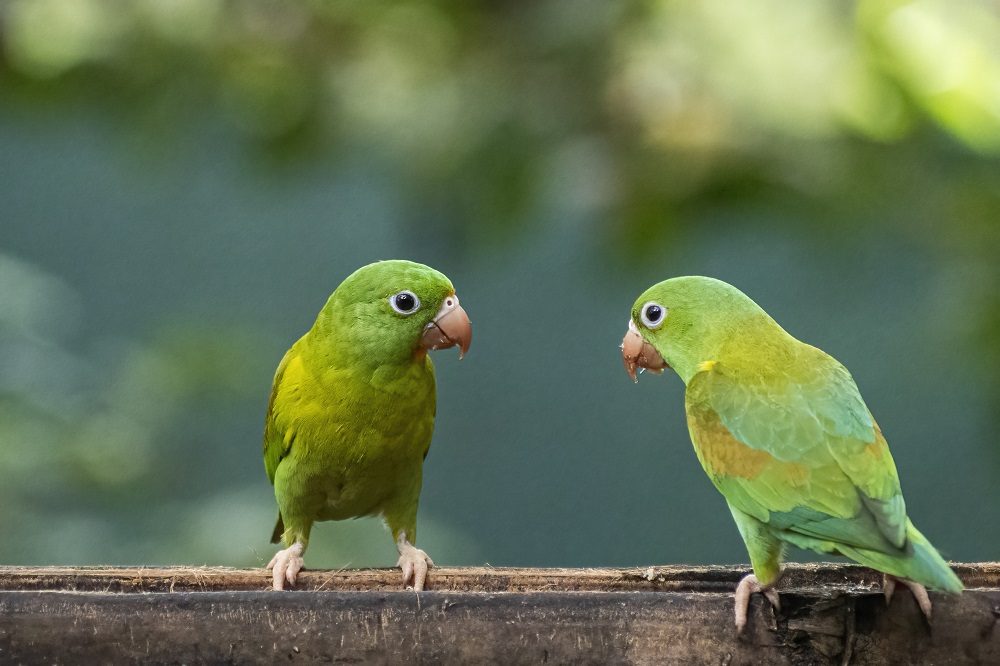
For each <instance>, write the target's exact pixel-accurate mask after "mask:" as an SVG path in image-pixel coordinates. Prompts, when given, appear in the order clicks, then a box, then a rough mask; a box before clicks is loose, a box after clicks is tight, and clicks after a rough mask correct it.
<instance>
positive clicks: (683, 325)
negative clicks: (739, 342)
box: [621, 276, 773, 383]
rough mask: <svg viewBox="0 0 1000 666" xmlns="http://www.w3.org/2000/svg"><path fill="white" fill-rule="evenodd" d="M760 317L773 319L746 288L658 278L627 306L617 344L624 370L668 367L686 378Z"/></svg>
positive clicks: (692, 278) (693, 278)
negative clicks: (622, 335)
mask: <svg viewBox="0 0 1000 666" xmlns="http://www.w3.org/2000/svg"><path fill="white" fill-rule="evenodd" d="M762 318H763V319H762ZM762 320H767V321H768V322H771V323H773V320H771V318H770V317H768V315H767V313H765V312H764V311H763V310H762V309H761V308H760V307H759V306H758V305H757V304H756V303H754V302H753V301H752V300H751V299H750V298H749V297H748V296H747V295H746V294H744V293H743V292H741V291H740V290H739V289H737V288H736V287H734V286H732V285H730V284H727V283H725V282H723V281H721V280H716V279H714V278H708V277H701V276H685V277H676V278H671V279H669V280H664V281H663V282H660V283H658V284H655V285H653V286H652V287H650V288H649V289H647V290H646V291H644V292H643V293H642V295H641V296H639V298H637V299H636V301H635V304H634V305H633V306H632V314H631V317H630V318H629V321H628V332H626V333H625V338H624V339H623V340H622V344H621V350H622V360H623V361H624V363H625V370H626V371H627V372H628V374H629V376H630V377H631V378H632V380H633V381H638V376H637V373H636V371H637V370H638V371H640V372H641V371H642V370H650V371H652V372H657V373H659V372H663V370H664V369H665V368H672V369H673V370H675V371H676V372H677V374H678V375H680V376H681V378H682V379H683V380H684V381H685V383H686V382H687V381H688V379H689V378H690V377H691V376H692V375H694V373H695V371H696V370H697V368H698V365H699V364H700V363H703V362H705V361H711V360H715V359H714V356H715V355H716V354H718V352H719V350H720V349H721V347H722V346H723V345H724V344H725V343H726V342H727V341H728V340H730V339H731V338H732V337H733V336H736V335H740V334H741V333H742V332H744V331H747V330H749V328H750V327H751V325H752V324H753V323H754V322H757V321H762Z"/></svg>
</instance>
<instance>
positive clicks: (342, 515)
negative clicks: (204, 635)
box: [264, 260, 472, 590]
mask: <svg viewBox="0 0 1000 666" xmlns="http://www.w3.org/2000/svg"><path fill="white" fill-rule="evenodd" d="M471 341H472V326H471V324H470V323H469V317H468V315H466V313H465V310H464V309H463V308H462V306H461V305H459V302H458V297H457V296H456V295H455V288H454V287H453V286H452V284H451V282H450V281H449V280H448V278H447V277H445V276H444V275H442V274H441V273H439V272H438V271H436V270H434V269H432V268H430V267H428V266H424V265H422V264H417V263H414V262H411V261H399V260H397V261H379V262H376V263H373V264H369V265H368V266H364V267H362V268H359V269H358V270H357V271H355V272H354V273H353V274H352V275H350V276H349V277H348V278H347V279H346V280H344V281H343V282H342V283H341V284H340V286H339V287H337V289H336V291H334V292H333V294H332V295H331V296H330V298H329V300H328V301H327V302H326V305H325V306H323V309H322V310H321V311H320V313H319V316H318V317H317V318H316V323H315V324H313V327H312V328H311V329H310V330H309V332H308V333H306V334H305V335H304V336H302V337H301V338H300V339H299V340H298V342H296V343H295V344H294V345H292V348H291V349H289V350H288V352H287V353H286V354H285V357H284V358H283V359H281V363H280V364H279V365H278V370H277V372H275V375H274V385H273V388H272V389H271V399H270V401H269V404H268V407H267V418H266V420H265V423H264V467H265V468H266V470H267V477H268V479H270V480H271V483H272V484H274V497H275V499H276V500H277V502H278V522H277V525H275V528H274V534H273V535H272V537H271V542H272V543H277V542H278V541H279V540H282V541H283V542H284V546H285V548H284V549H283V550H280V551H279V552H278V553H277V554H276V555H275V556H274V558H273V559H272V560H271V562H270V563H269V564H268V565H267V568H268V569H271V571H272V580H273V585H274V589H275V590H281V589H284V586H285V582H286V581H287V582H288V583H290V584H293V585H294V584H295V578H296V575H297V574H298V572H299V571H300V570H301V569H302V564H303V561H302V556H303V553H305V550H306V546H307V545H308V544H309V531H310V530H311V529H312V525H313V523H314V522H315V521H320V520H344V519H347V518H357V517H361V516H369V515H381V516H382V517H383V518H384V520H385V522H386V524H387V525H388V527H389V530H390V531H391V532H392V538H393V540H394V541H395V542H396V548H397V549H398V551H399V562H398V563H397V566H399V567H400V568H402V571H403V584H404V585H407V584H409V583H412V586H413V589H414V590H422V589H423V587H424V582H425V580H426V577H427V570H428V568H429V567H431V566H433V564H434V563H433V562H432V561H431V559H430V558H429V557H428V556H427V553H425V552H424V551H422V550H420V549H418V548H417V547H416V546H415V545H414V544H416V542H417V503H418V502H419V500H420V486H421V483H422V472H423V462H424V458H426V457H427V451H428V449H429V448H430V444H431V434H432V433H433V431H434V414H435V403H436V396H435V384H434V365H433V363H431V359H430V358H429V356H428V354H427V352H428V351H429V350H434V349H443V348H446V347H453V346H455V345H458V346H459V349H460V352H459V358H461V357H462V356H464V354H465V352H467V351H468V349H469V344H470V343H471Z"/></svg>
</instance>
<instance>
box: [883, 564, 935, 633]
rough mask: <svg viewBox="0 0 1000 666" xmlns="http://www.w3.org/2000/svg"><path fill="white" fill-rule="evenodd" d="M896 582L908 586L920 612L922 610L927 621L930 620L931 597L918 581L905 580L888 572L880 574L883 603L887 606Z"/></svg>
mask: <svg viewBox="0 0 1000 666" xmlns="http://www.w3.org/2000/svg"><path fill="white" fill-rule="evenodd" d="M896 583H902V584H903V585H905V586H906V587H908V588H910V592H912V593H913V598H914V599H916V601H917V605H918V606H920V610H921V612H923V614H924V617H926V618H927V621H928V622H930V621H931V598H930V597H929V596H927V588H925V587H924V586H923V585H921V584H920V583H914V582H913V581H912V580H906V579H905V578H896V577H895V576H890V575H889V574H882V594H884V595H885V605H886V606H888V605H889V602H891V601H892V593H893V592H895V591H896Z"/></svg>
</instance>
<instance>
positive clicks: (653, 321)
mask: <svg viewBox="0 0 1000 666" xmlns="http://www.w3.org/2000/svg"><path fill="white" fill-rule="evenodd" d="M640 317H641V318H642V323H643V324H645V325H646V328H650V329H653V328H659V327H660V326H661V325H663V321H664V320H665V319H666V318H667V309H666V308H665V307H663V306H662V305H660V304H659V303H653V302H649V303H646V304H645V305H643V306H642V311H641V312H640Z"/></svg>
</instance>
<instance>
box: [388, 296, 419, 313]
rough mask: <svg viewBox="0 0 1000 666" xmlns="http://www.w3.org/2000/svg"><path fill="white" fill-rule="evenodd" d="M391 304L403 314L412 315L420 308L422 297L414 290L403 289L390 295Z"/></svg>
mask: <svg viewBox="0 0 1000 666" xmlns="http://www.w3.org/2000/svg"><path fill="white" fill-rule="evenodd" d="M389 305H391V306H392V309H393V310H395V311H396V312H398V313H399V314H401V315H404V316H405V315H411V314H413V313H414V312H416V311H417V310H419V309H420V299H419V298H417V295H416V294H414V293H413V292H412V291H409V290H406V291H401V292H399V293H398V294H393V295H392V296H390V297H389Z"/></svg>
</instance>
